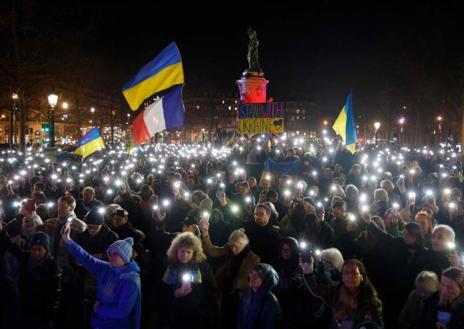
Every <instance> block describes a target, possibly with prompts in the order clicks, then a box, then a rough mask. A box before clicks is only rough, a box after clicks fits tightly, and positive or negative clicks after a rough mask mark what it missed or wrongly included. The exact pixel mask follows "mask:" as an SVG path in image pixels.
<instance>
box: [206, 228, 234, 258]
mask: <svg viewBox="0 0 464 329" xmlns="http://www.w3.org/2000/svg"><path fill="white" fill-rule="evenodd" d="M208 229H209V223H208V222H207V221H200V231H201V244H202V245H203V250H204V251H205V253H206V254H207V255H208V256H210V257H221V256H225V255H227V254H228V252H229V250H228V248H227V247H217V246H215V245H213V244H212V243H211V240H210V238H209V233H208Z"/></svg>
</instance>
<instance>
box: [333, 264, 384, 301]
mask: <svg viewBox="0 0 464 329" xmlns="http://www.w3.org/2000/svg"><path fill="white" fill-rule="evenodd" d="M348 265H351V266H355V267H357V268H358V271H359V273H360V274H361V277H362V281H361V284H360V285H359V295H358V300H360V301H361V300H365V298H373V297H375V296H377V290H376V289H375V287H374V285H373V284H372V283H371V281H370V280H369V276H368V275H367V271H366V267H365V266H364V264H363V263H362V262H361V261H360V260H357V259H354V258H353V259H348V260H346V261H345V262H344V263H343V266H342V270H341V272H342V273H343V269H344V268H345V266H348ZM341 284H343V281H342V282H341Z"/></svg>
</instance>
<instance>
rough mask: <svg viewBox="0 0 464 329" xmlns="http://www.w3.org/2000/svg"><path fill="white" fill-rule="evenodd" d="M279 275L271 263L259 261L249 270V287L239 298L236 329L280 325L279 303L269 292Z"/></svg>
mask: <svg viewBox="0 0 464 329" xmlns="http://www.w3.org/2000/svg"><path fill="white" fill-rule="evenodd" d="M278 281H279V275H278V274H277V272H276V271H275V270H274V269H273V268H272V266H271V265H268V264H263V263H260V264H258V265H256V266H255V267H254V268H253V269H252V270H251V272H250V288H248V289H247V290H246V292H245V293H244V295H243V296H242V298H241V300H240V310H239V317H238V329H274V328H279V326H280V317H281V312H280V305H279V302H278V300H277V298H276V296H274V294H273V293H272V292H271V289H272V288H273V287H275V285H276V284H277V282H278Z"/></svg>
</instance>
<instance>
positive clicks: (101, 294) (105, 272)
mask: <svg viewBox="0 0 464 329" xmlns="http://www.w3.org/2000/svg"><path fill="white" fill-rule="evenodd" d="M66 247H67V249H68V251H69V253H70V254H71V255H72V256H73V257H74V258H75V259H76V261H77V262H78V263H80V264H82V265H83V266H84V267H85V268H86V269H87V270H88V271H89V272H91V273H92V274H93V275H95V276H96V277H97V301H98V303H99V305H98V307H97V311H96V312H94V313H93V315H92V326H93V327H94V328H98V329H139V328H140V317H141V310H142V308H141V306H142V305H141V290H140V277H139V272H140V268H139V266H138V265H137V263H135V262H134V261H131V262H130V263H128V264H126V265H125V266H122V267H118V268H116V267H112V266H111V265H110V263H109V262H105V261H102V260H99V259H97V258H95V257H93V256H91V255H90V254H89V253H87V252H86V251H85V250H84V249H82V248H81V247H80V246H79V245H78V244H76V243H75V242H74V241H72V240H70V241H69V242H68V243H67V244H66Z"/></svg>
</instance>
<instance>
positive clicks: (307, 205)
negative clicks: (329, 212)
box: [303, 201, 316, 214]
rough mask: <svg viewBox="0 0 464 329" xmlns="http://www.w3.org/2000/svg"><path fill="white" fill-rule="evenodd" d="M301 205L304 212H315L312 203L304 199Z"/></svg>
mask: <svg viewBox="0 0 464 329" xmlns="http://www.w3.org/2000/svg"><path fill="white" fill-rule="evenodd" d="M303 206H304V211H305V213H307V214H316V208H314V206H313V205H312V204H310V203H309V202H306V201H305V202H304V203H303Z"/></svg>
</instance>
